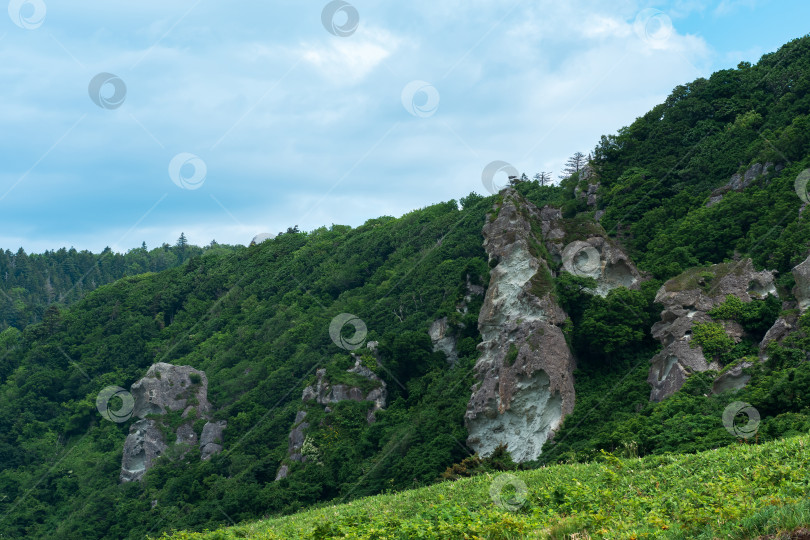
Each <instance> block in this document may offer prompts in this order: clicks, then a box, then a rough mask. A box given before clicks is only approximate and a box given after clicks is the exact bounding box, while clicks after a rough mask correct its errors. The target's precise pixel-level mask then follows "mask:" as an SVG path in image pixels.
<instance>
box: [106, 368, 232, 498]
mask: <svg viewBox="0 0 810 540" xmlns="http://www.w3.org/2000/svg"><path fill="white" fill-rule="evenodd" d="M130 392H131V394H132V396H133V399H134V402H135V404H134V409H133V411H132V412H133V415H134V416H137V417H138V418H141V420H139V421H137V422H135V423H134V424H133V425H132V426H131V427H130V429H129V435H127V438H126V441H125V442H124V454H123V457H122V460H121V476H120V478H121V481H122V482H131V481H134V480H140V479H141V478H143V475H144V474H145V473H146V471H148V470H149V468H150V467H151V466H152V463H153V462H154V461H155V459H157V458H158V457H160V456H161V455H162V454H164V453H165V451H166V449H167V448H169V445H170V444H175V445H183V446H185V447H187V448H188V447H192V446H196V445H197V444H198V443H199V444H200V450H201V457H202V459H208V458H209V457H210V456H211V455H213V454H215V453H217V452H220V451H222V446H221V444H219V442H221V441H222V431H223V430H224V429H225V427H226V425H227V423H226V422H216V423H212V422H207V423H206V424H205V426H204V427H203V431H202V435H201V436H200V437H199V441H198V437H197V433H196V432H195V431H194V428H193V424H194V422H195V421H197V420H198V419H199V418H204V419H208V418H209V415H210V413H211V404H210V403H209V402H208V378H207V377H206V376H205V372H203V371H199V370H196V369H194V368H192V367H190V366H174V365H172V364H166V363H162V362H161V363H157V364H154V365H152V366H151V367H150V368H149V370H148V371H147V372H146V376H145V377H144V378H143V379H141V380H139V381H137V382H135V383H134V384H133V385H132V387H131V389H130ZM174 411H183V412H182V415H181V417H182V418H183V419H185V422H183V423H182V424H181V425H180V426H179V427H178V428H177V429H176V430H175V432H174V440H173V441H166V439H165V435H164V429H163V426H162V421H161V420H160V419H159V418H157V419H155V418H151V417H150V418H146V416H147V415H157V416H162V415H165V414H166V413H168V412H174Z"/></svg>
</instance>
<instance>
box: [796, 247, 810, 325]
mask: <svg viewBox="0 0 810 540" xmlns="http://www.w3.org/2000/svg"><path fill="white" fill-rule="evenodd" d="M791 273H792V274H793V278H794V279H795V280H796V288H795V289H794V290H793V294H794V295H795V296H796V300H798V302H799V311H801V312H802V313H804V312H805V311H807V308H808V307H810V257H807V258H806V259H805V260H803V261H802V262H801V263H800V264H797V265H796V266H795V267H793V270H791Z"/></svg>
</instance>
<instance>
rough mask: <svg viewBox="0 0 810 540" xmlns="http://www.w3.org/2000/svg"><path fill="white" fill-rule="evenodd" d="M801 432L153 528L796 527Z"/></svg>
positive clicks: (547, 535)
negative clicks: (216, 523)
mask: <svg viewBox="0 0 810 540" xmlns="http://www.w3.org/2000/svg"><path fill="white" fill-rule="evenodd" d="M809 442H810V439H809V438H808V437H807V436H801V437H794V438H790V439H785V440H782V441H777V442H771V443H767V444H764V445H759V446H750V445H734V446H730V447H726V448H722V449H720V450H713V451H708V452H703V453H700V454H697V455H680V456H660V457H647V458H641V459H619V458H616V457H615V456H612V455H610V454H603V455H602V456H601V457H600V459H599V460H597V462H594V463H589V464H586V465H554V466H551V467H547V468H543V469H539V470H536V471H528V472H518V473H515V474H509V473H500V474H499V473H495V474H487V475H484V476H477V477H475V478H471V479H464V480H459V481H457V482H446V483H443V484H439V485H436V486H431V487H427V488H421V489H415V490H410V491H405V492H402V493H395V494H387V495H379V496H376V497H369V498H367V499H361V500H359V501H354V502H351V503H346V504H342V505H336V506H325V507H323V508H318V509H314V510H308V511H305V512H301V513H300V514H296V515H294V516H289V517H284V518H276V519H269V520H266V521H259V522H256V523H251V524H245V525H240V526H235V527H225V528H222V529H218V530H216V531H214V532H210V533H185V532H178V533H175V534H166V535H164V536H162V537H161V538H163V539H164V540H229V539H236V538H253V539H256V540H287V539H289V540H293V539H305V538H323V539H327V538H354V539H358V540H361V539H362V540H365V539H372V538H373V539H378V540H384V539H399V538H403V539H404V538H442V539H448V540H449V539H456V538H458V539H463V538H487V539H509V538H537V539H552V538H553V539H563V538H594V539H596V538H672V539H706V540H711V539H714V538H729V539H742V538H757V537H760V536H763V537H764V535H771V534H778V533H789V532H794V531H798V530H800V529H802V528H803V527H802V526H803V525H806V524H807V523H808V521H810V502H808V501H807V496H806V494H807V491H808V489H810V477H808V466H810V452H808V443H809ZM804 530H805V531H807V529H804ZM577 534H579V535H580V536H572V535H577ZM784 537H785V538H788V537H789V536H787V535H785V536H784ZM769 538H774V537H772V536H769Z"/></svg>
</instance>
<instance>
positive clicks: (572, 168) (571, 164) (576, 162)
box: [560, 152, 588, 180]
mask: <svg viewBox="0 0 810 540" xmlns="http://www.w3.org/2000/svg"><path fill="white" fill-rule="evenodd" d="M587 163H588V159H587V157H586V156H585V154H583V153H582V152H576V153H575V154H574V155H573V156H571V157H570V158H568V161H566V162H565V168H564V169H563V173H562V174H561V175H560V179H561V180H565V179H566V178H570V177H571V176H572V175H574V174H575V173H578V172H579V171H581V170H582V169H583V168H584V167H585V165H586V164H587Z"/></svg>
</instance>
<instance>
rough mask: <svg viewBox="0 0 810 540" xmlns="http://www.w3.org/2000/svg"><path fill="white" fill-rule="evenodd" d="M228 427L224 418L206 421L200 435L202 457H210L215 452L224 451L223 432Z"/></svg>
mask: <svg viewBox="0 0 810 540" xmlns="http://www.w3.org/2000/svg"><path fill="white" fill-rule="evenodd" d="M226 427H228V423H227V422H225V421H224V420H220V421H219V422H206V423H205V426H203V430H202V435H200V458H201V459H208V458H210V457H211V456H213V455H214V454H218V453H220V452H222V444H221V443H222V432H223V431H225V428H226Z"/></svg>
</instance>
